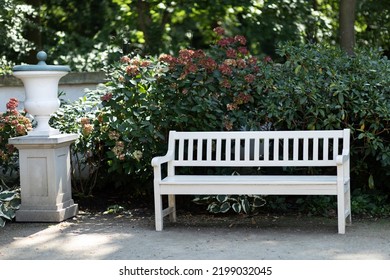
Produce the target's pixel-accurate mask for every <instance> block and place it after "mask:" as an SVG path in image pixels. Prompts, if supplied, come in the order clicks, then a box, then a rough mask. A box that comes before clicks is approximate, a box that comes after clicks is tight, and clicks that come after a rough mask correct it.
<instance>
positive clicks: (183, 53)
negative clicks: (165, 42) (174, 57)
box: [179, 49, 195, 62]
mask: <svg viewBox="0 0 390 280" xmlns="http://www.w3.org/2000/svg"><path fill="white" fill-rule="evenodd" d="M194 53H195V52H194V51H193V50H186V49H184V50H180V51H179V60H181V61H183V62H188V61H190V60H191V58H192V57H193V55H194Z"/></svg>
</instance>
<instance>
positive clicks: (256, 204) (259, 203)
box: [252, 196, 266, 207]
mask: <svg viewBox="0 0 390 280" xmlns="http://www.w3.org/2000/svg"><path fill="white" fill-rule="evenodd" d="M265 204H266V200H265V199H264V198H262V197H259V196H256V197H255V198H254V199H253V203H252V206H253V207H262V206H264V205H265Z"/></svg>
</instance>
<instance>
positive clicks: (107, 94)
mask: <svg viewBox="0 0 390 280" xmlns="http://www.w3.org/2000/svg"><path fill="white" fill-rule="evenodd" d="M111 98H112V93H111V92H109V93H106V94H105V95H103V96H102V97H100V100H101V101H110V100H111Z"/></svg>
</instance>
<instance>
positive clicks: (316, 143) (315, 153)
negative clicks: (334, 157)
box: [313, 137, 319, 161]
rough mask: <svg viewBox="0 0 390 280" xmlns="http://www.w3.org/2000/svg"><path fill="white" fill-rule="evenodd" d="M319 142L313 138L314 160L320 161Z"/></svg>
mask: <svg viewBox="0 0 390 280" xmlns="http://www.w3.org/2000/svg"><path fill="white" fill-rule="evenodd" d="M318 141H319V139H318V138H317V137H314V138H313V160H314V161H318Z"/></svg>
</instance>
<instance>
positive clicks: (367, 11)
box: [0, 0, 390, 71]
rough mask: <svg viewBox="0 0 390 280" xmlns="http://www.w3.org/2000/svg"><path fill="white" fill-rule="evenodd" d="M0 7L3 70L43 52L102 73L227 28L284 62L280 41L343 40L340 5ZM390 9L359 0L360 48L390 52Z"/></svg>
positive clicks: (88, 0)
mask: <svg viewBox="0 0 390 280" xmlns="http://www.w3.org/2000/svg"><path fill="white" fill-rule="evenodd" d="M0 2H1V6H2V7H4V8H3V9H1V10H0V24H1V27H2V28H0V36H1V38H2V39H3V40H2V41H1V42H0V51H1V53H0V54H1V55H0V57H2V61H3V63H2V64H3V65H9V62H10V61H11V62H14V63H22V62H29V63H31V62H30V61H29V59H28V58H29V53H30V51H31V50H33V49H34V50H35V51H38V50H39V49H41V48H43V49H45V50H46V51H47V52H48V53H50V58H52V59H53V58H55V60H53V61H50V62H52V63H60V64H69V65H71V67H72V69H74V70H76V71H93V70H100V69H101V68H102V67H104V66H105V65H108V64H109V63H111V62H113V61H115V60H117V59H118V58H119V57H120V56H121V55H122V54H126V53H130V52H132V51H136V52H138V53H140V54H142V55H144V56H145V55H148V54H149V55H156V54H160V53H171V54H172V53H175V52H177V51H178V50H179V49H181V48H193V49H200V48H202V49H205V48H207V47H208V46H209V45H210V43H212V33H211V32H210V30H212V28H214V27H216V26H220V25H221V26H223V27H224V28H225V29H226V30H227V32H228V34H230V35H232V34H242V35H244V36H246V37H247V38H248V43H249V49H250V51H251V52H252V53H253V54H255V55H258V54H263V55H271V56H273V57H277V56H276V53H275V50H276V47H277V44H278V43H279V42H285V41H299V42H313V43H316V42H321V43H327V44H332V45H335V44H337V42H338V41H339V40H338V37H339V21H338V19H339V13H338V12H339V2H340V1H338V0H308V1H307V0H283V1H280V0H248V1H240V0H207V1H206V0H201V1H199V0H187V1H185V0H178V1H170V0H162V1H155V0H150V1H144V0H85V1H78V0H66V1H65V0H24V1H22V0H0ZM28 4H31V5H28ZM389 6H390V5H389V3H388V1H374V0H360V1H357V7H356V8H357V9H356V21H355V30H356V32H357V34H356V38H357V44H358V45H359V44H360V45H362V44H364V45H370V46H377V47H382V48H383V49H384V50H385V53H386V51H387V53H388V52H389V50H390V40H389V36H390V35H389V30H390V26H389V24H390V23H389V22H390V20H389V17H390V16H389V14H390V12H389V9H390V7H389ZM37 31H39V34H37ZM31 33H34V34H31ZM37 36H38V37H39V38H37ZM8 68H9V67H8Z"/></svg>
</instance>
